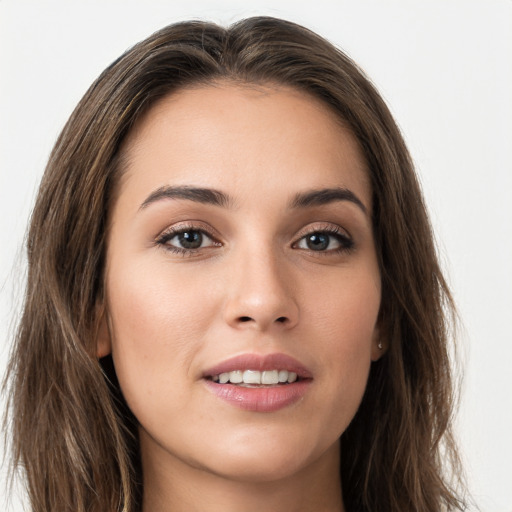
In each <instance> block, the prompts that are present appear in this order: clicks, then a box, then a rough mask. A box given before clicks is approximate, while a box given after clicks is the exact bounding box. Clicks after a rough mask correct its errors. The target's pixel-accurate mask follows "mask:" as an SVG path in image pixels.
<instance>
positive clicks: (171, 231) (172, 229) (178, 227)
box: [155, 221, 220, 241]
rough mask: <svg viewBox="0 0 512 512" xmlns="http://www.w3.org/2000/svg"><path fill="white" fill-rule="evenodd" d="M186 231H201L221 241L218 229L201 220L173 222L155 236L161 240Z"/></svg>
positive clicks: (157, 239)
mask: <svg viewBox="0 0 512 512" xmlns="http://www.w3.org/2000/svg"><path fill="white" fill-rule="evenodd" d="M185 231H200V232H201V233H203V234H205V235H206V236H208V237H209V238H211V239H212V240H215V241H219V238H220V237H219V236H218V235H216V230H214V229H213V228H210V227H207V226H206V225H205V224H204V223H203V222H199V221H194V222H190V221H188V222H187V221H183V222H179V223H177V224H173V225H172V226H168V227H167V228H165V229H164V230H162V231H160V233H158V234H157V235H156V237H155V240H156V241H159V240H161V239H162V238H165V237H169V236H170V237H172V236H176V235H179V234H180V233H183V232H185Z"/></svg>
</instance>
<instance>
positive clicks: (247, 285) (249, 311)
mask: <svg viewBox="0 0 512 512" xmlns="http://www.w3.org/2000/svg"><path fill="white" fill-rule="evenodd" d="M298 316H299V310H298V305H297V303H296V300H295V296H294V293H293V284H292V283H291V282H290V278H289V269H288V268H287V262H286V260H285V258H284V256H283V255H282V254H280V253H279V252H278V251H276V250H275V249H273V248H272V246H271V244H264V245H263V246H262V245H260V246H259V247H257V248H255V247H254V245H253V244H250V246H249V247H246V248H245V250H240V251H239V252H237V254H236V255H235V256H234V261H233V268H232V272H231V279H230V287H229V293H228V299H227V305H226V320H227V322H228V323H229V324H230V325H232V326H233V327H238V328H240V327H244V328H258V329H260V330H265V329H268V328H270V327H271V326H273V325H276V326H281V327H292V326H293V325H295V324H296V323H297V321H298Z"/></svg>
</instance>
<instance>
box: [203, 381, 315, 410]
mask: <svg viewBox="0 0 512 512" xmlns="http://www.w3.org/2000/svg"><path fill="white" fill-rule="evenodd" d="M204 382H205V384H206V386H207V388H208V389H209V390H210V391H211V392H212V393H213V394H215V395H217V396H218V397H219V398H221V399H222V400H224V401H226V402H228V403H229V404H231V405H233V406H235V407H238V408H239V409H244V410H246V411H252V412H274V411H278V410H280V409H283V408H285V407H288V406H289V405H292V404H294V403H296V402H298V401H299V400H300V399H301V398H303V397H304V395H305V394H306V391H307V390H308V388H309V385H310V384H311V379H306V380H299V381H297V382H293V383H292V384H284V385H281V386H269V387H254V388H246V387H242V386H236V385H233V384H218V383H216V382H213V381H211V380H205V381H204Z"/></svg>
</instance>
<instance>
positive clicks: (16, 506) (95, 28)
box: [0, 0, 512, 512]
mask: <svg viewBox="0 0 512 512" xmlns="http://www.w3.org/2000/svg"><path fill="white" fill-rule="evenodd" d="M256 14H270V15H274V16H279V17H284V18H288V19H290V20H293V21H297V22H299V23H302V24H304V25H306V26H308V27H310V28H312V29H313V30H315V31H317V32H319V33H320V34H321V35H323V36H325V37H327V38H328V39H330V40H331V41H332V42H334V43H335V44H337V45H339V46H341V47H342V48H343V49H344V50H345V51H346V52H348V53H349V55H351V56H352V57H353V58H354V59H355V60H356V61H357V62H358V63H359V64H360V65H361V66H362V67H363V69H365V70H366V72H367V73H368V74H369V75H370V77H371V78H372V79H373V81H374V82H375V84H376V85H377V87H378V88H379V90H380V91H381V92H382V94H383V96H384V98H385V99H386V100H387V102H388V103H389V105H390V107H391V110H392V112H393V113H394V115H395V117H396V119H397V121H398V123H399V125H400V126H401V128H402V130H403V132H404V134H405V138H406V140H407V142H408V144H409V147H410V150H411V152H412V155H413V158H414V160H415V162H416V164H417V168H418V172H419V174H420V177H421V180H422V183H423V186H424V190H425V194H426V197H427V203H428V205H429V209H430V212H431V215H432V220H433V223H434V227H435V230H436V233H437V235H438V241H439V246H440V252H441V257H442V260H443V264H444V266H445V269H446V272H447V275H448V279H449V282H450V283H451V285H452V287H453V291H454V295H455V298H456V300H457V303H458V306H459V309H460V314H461V317H462V320H463V323H464V330H463V331H462V332H461V333H460V336H459V342H460V345H461V348H462V353H463V354H462V355H463V360H464V367H465V371H464V374H465V380H464V386H463V388H462V403H461V409H460V413H459V416H458V421H457V425H458V427H457V430H458V434H459V439H460V443H461V446H462V452H463V456H464V458H465V460H466V465H467V470H468V473H469V478H470V489H471V492H472V493H473V495H474V497H475V499H476V501H477V502H478V503H479V505H480V507H481V509H482V510H483V511H484V512H512V334H511V332H512V199H511V196H512V149H511V148H512V100H511V97H512V92H511V91H512V0H479V1H474V0H473V1H472V0H459V1H456V0H429V1H428V2H427V1H419V0H409V1H407V0H402V1H398V0H395V1H391V0H380V1H379V0H373V1H371V0H359V1H356V0H352V1H344V0H338V1H334V0H333V1H326V0H315V1H311V2H309V1H308V2H304V3H302V4H299V3H298V2H297V0H295V1H279V0H269V1H263V0H259V1H253V2H251V1H250V0H247V1H245V2H240V1H238V2H236V1H228V0H225V1H222V0H214V1H210V2H207V1H199V0H187V1H171V0H169V1H167V2H163V1H156V0H149V1H148V0H146V1H144V2H142V1H135V0H103V1H99V0H96V1H91V0H89V1H87V2H85V1H84V0H82V1H76V0H60V1H49V0H45V1H42V2H41V1H37V0H32V1H24V0H0V258H1V259H0V291H1V295H0V374H1V373H3V371H4V368H5V364H6V360H7V355H8V349H9V344H10V341H9V336H10V332H11V330H12V325H11V324H12V318H13V317H14V315H15V313H16V311H17V307H18V306H19V294H20V288H21V286H22V282H23V269H24V260H23V257H22V250H21V249H20V247H21V244H22V240H23V235H24V229H25V225H26V222H27V217H28V215H29V212H30V208H31V205H32V203H33V200H34V197H35V191H36V188H37V184H38V182H39V179H40V177H41V174H42V171H43V168H44V166H45V162H46V160H47V158H48V155H49V152H50V150H51V147H52V145H53V143H54V141H55V139H56V137H57V134H58V132H59V131H60V129H61V128H62V126H63V124H64V122H65V121H66V119H67V117H68V116H69V114H70V113H71V110H72V109H73V107H74V106H75V104H76V103H77V102H78V100H79V99H80V97H81V96H82V94H83V93H84V92H85V90H86V89H87V87H88V86H89V85H90V83H91V82H92V81H93V79H94V78H95V77H96V76H97V75H98V74H99V73H100V72H101V71H102V70H103V68H105V67H106V66H107V65H108V64H109V63H110V62H111V61H112V60H114V59H115V58H116V57H117V56H118V55H120V54H121V53H122V52H123V51H124V50H125V49H127V48H128V47H129V46H131V45H132V44H133V43H135V42H136V41H138V40H140V39H142V38H144V37H146V36H147V35H149V34H150V33H151V32H153V31H154V30H156V29H158V28H160V27H162V26H164V25H165V24H167V23H171V22H175V21H178V20H183V19H188V18H201V19H210V20H213V21H217V22H221V23H224V24H227V23H231V22H232V21H234V20H236V19H239V18H241V17H246V16H250V15H256ZM0 408H1V409H3V401H2V402H0ZM0 449H1V446H0ZM5 473H6V469H5V467H4V468H3V470H2V475H3V476H2V479H1V480H0V485H1V486H2V487H0V508H1V509H2V510H3V509H5V507H6V506H5V505H4V502H6V500H7V493H6V492H5V491H4V487H3V484H4V480H5ZM8 510H12V512H14V511H16V512H18V511H20V510H22V507H21V505H20V503H18V499H17V497H16V496H15V497H14V498H12V503H11V504H10V505H9V507H8ZM404 512H406V511H404Z"/></svg>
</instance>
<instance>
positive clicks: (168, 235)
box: [155, 224, 221, 256]
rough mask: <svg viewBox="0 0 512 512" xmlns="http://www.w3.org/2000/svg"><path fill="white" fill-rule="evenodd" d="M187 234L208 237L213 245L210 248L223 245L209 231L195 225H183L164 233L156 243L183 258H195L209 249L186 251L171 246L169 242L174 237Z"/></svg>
mask: <svg viewBox="0 0 512 512" xmlns="http://www.w3.org/2000/svg"><path fill="white" fill-rule="evenodd" d="M187 232H194V233H201V234H202V235H203V236H204V235H206V237H207V238H209V239H210V240H211V241H212V244H211V246H209V247H219V246H220V245H221V243H220V242H219V241H218V240H217V239H216V238H215V236H213V234H212V233H211V232H209V231H208V230H207V229H205V228H203V227H198V226H194V225H193V224H190V225H183V224H181V225H179V226H177V227H171V228H169V229H167V230H166V231H164V232H163V233H161V234H160V235H158V237H157V238H156V240H155V243H156V244H157V245H159V246H162V247H163V248H164V249H165V250H167V251H170V252H172V253H174V254H179V255H181V256H193V255H194V254H196V253H198V252H199V251H201V250H204V249H206V248H207V247H199V248H197V249H185V248H183V247H176V246H174V245H170V244H169V241H170V240H172V239H173V238H174V237H176V236H178V235H181V234H184V233H187Z"/></svg>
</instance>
